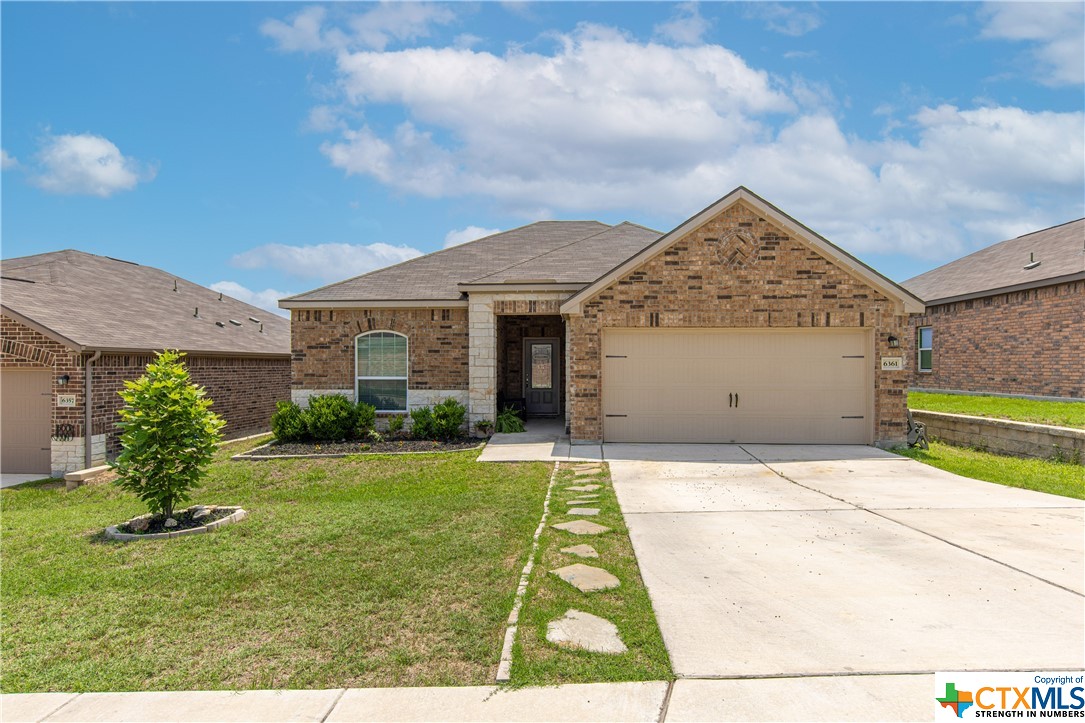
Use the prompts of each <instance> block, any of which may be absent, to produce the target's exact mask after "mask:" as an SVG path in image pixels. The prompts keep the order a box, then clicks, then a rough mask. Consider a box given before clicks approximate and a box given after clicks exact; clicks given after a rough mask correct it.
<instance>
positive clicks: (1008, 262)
mask: <svg viewBox="0 0 1085 723" xmlns="http://www.w3.org/2000/svg"><path fill="white" fill-rule="evenodd" d="M1074 278H1085V219H1078V220H1076V221H1070V222H1068V223H1064V224H1060V225H1058V226H1052V227H1051V228H1046V229H1043V230H1040V231H1034V232H1032V233H1027V234H1025V235H1023V236H1018V237H1017V238H1013V239H1009V240H1006V241H1001V242H999V243H996V244H993V245H991V246H988V247H987V248H984V249H980V250H979V251H976V252H975V253H971V254H969V255H967V256H964V257H962V258H959V259H957V260H956V261H950V262H949V263H948V264H945V265H943V266H939V267H938V268H936V269H932V270H930V271H928V272H926V273H924V274H920V275H919V276H916V277H914V278H912V279H908V280H907V281H905V282H904V284H903V285H904V287H905V288H907V289H908V290H909V291H911V292H912V293H913V294H916V295H917V296H919V297H920V298H922V299H924V300H926V301H927V303H928V304H931V303H934V302H941V303H944V302H948V301H952V300H959V299H964V298H976V297H980V296H990V295H991V294H995V293H1004V292H1006V291H1014V290H1022V289H1027V288H1034V287H1037V286H1048V285H1051V284H1055V283H1059V282H1061V281H1070V280H1073V279H1074Z"/></svg>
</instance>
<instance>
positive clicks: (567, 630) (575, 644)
mask: <svg viewBox="0 0 1085 723" xmlns="http://www.w3.org/2000/svg"><path fill="white" fill-rule="evenodd" d="M546 639H547V640H549V641H550V642H551V643H554V644H555V645H560V646H568V647H570V648H577V649H579V650H587V651H589V652H592V653H608V654H610V655H617V654H618V653H624V652H625V651H626V650H628V648H626V647H625V643H623V642H622V639H621V636H619V635H618V628H617V626H615V625H614V623H612V622H610V621H609V620H605V619H603V618H601V617H598V616H596V615H592V614H591V613H586V612H582V611H580V610H572V609H570V610H567V611H565V615H563V616H562V617H560V618H558V619H557V620H554V621H552V622H551V623H549V624H548V625H547V626H546Z"/></svg>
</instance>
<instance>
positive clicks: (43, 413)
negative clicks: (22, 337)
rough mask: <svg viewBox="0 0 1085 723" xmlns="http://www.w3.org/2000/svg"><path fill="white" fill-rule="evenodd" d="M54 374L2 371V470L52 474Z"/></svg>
mask: <svg viewBox="0 0 1085 723" xmlns="http://www.w3.org/2000/svg"><path fill="white" fill-rule="evenodd" d="M52 378H53V375H52V372H50V371H38V370H36V369H5V370H3V371H0V470H2V471H4V472H9V473H23V474H39V473H44V474H49V471H50V467H51V459H50V453H49V446H50V441H49V438H50V435H51V430H50V421H51V419H52V389H51V385H52Z"/></svg>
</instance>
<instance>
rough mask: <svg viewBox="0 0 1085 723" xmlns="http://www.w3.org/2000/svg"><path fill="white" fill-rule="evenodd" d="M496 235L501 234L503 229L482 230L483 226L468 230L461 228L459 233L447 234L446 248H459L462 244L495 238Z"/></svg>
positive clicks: (472, 227) (450, 232)
mask: <svg viewBox="0 0 1085 723" xmlns="http://www.w3.org/2000/svg"><path fill="white" fill-rule="evenodd" d="M495 233H501V229H499V228H482V227H481V226H468V227H467V228H461V229H459V230H458V231H456V230H453V231H449V232H448V233H447V234H445V248H446V249H450V248H452V247H453V246H459V245H460V244H465V243H467V242H468V241H476V240H478V239H480V238H485V237H487V236H493V235H494V234H495Z"/></svg>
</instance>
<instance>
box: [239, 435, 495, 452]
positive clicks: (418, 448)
mask: <svg viewBox="0 0 1085 723" xmlns="http://www.w3.org/2000/svg"><path fill="white" fill-rule="evenodd" d="M480 444H482V440H480V439H472V438H471V437H458V438H456V439H450V440H448V441H437V440H430V439H386V440H384V441H382V442H363V441H353V442H272V443H270V444H268V445H265V446H263V447H258V448H257V449H254V450H252V451H251V452H248V453H247V454H248V455H252V456H274V455H322V454H367V453H368V454H390V453H391V454H395V453H404V452H455V451H458V450H464V449H474V448H475V447H477V446H479V445H480Z"/></svg>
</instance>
